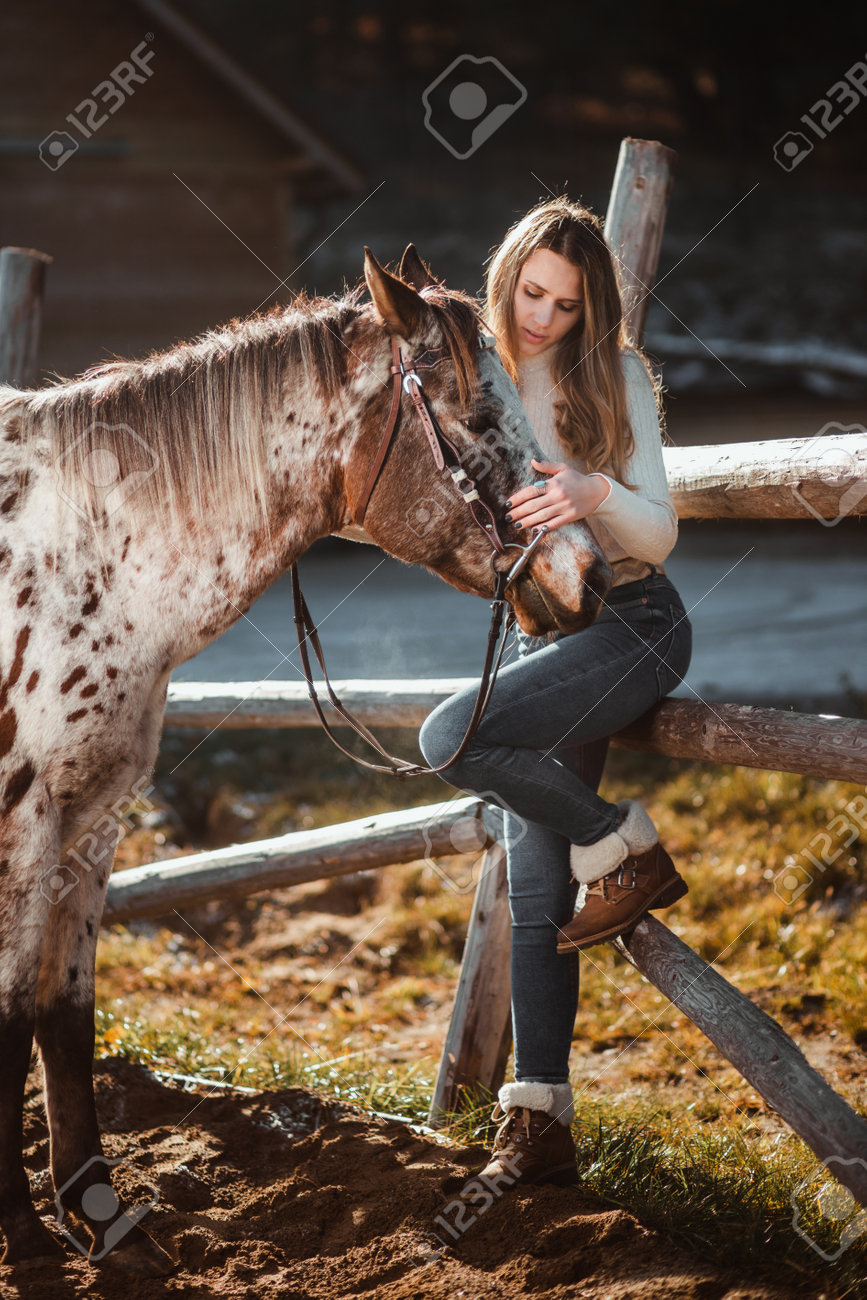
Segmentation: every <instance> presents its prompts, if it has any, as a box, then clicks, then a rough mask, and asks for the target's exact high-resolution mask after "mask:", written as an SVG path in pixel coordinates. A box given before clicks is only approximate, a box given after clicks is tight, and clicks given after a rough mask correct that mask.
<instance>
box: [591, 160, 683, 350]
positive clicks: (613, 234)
mask: <svg viewBox="0 0 867 1300" xmlns="http://www.w3.org/2000/svg"><path fill="white" fill-rule="evenodd" d="M676 162H677V154H676V153H675V151H674V150H673V149H668V148H666V146H665V145H664V144H660V143H659V141H658V140H633V139H630V138H629V137H627V138H626V139H625V140H621V142H620V153H619V155H618V158H617V169H616V171H615V173H614V184H613V186H612V188H611V198H610V201H609V203H608V212H607V213H606V216H605V238H606V240H607V242H608V246H609V248H610V249H611V251H612V252H613V253H614V255H615V258H616V259H617V261H616V265H617V270H618V280H619V281H620V294H621V298H622V300H623V315H624V321H625V324H626V333H627V335H628V336H629V337H630V338H631V339H632V340H633V341H634V342H635V343H640V342H641V340H642V338H643V336H644V322H645V320H646V318H647V310H648V308H649V306H650V290H651V289H652V288H653V283H654V281H655V280H656V268H657V266H658V264H659V249H660V246H661V244H662V231H663V228H664V226H665V214H666V211H667V209H668V198H669V195H670V193H671V185H672V180H673V177H674V168H675V164H676Z"/></svg>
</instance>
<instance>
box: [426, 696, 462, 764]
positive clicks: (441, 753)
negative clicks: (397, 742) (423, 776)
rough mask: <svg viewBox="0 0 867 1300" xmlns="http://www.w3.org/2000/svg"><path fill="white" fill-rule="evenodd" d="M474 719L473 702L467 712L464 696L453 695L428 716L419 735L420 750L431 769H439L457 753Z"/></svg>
mask: <svg viewBox="0 0 867 1300" xmlns="http://www.w3.org/2000/svg"><path fill="white" fill-rule="evenodd" d="M471 717H472V702H471V703H470V707H469V710H467V707H466V704H465V702H464V699H463V696H462V695H453V696H452V697H451V698H450V699H448V700H444V701H443V702H442V704H438V705H437V707H436V708H435V709H434V711H433V713H430V714H428V716H427V718H425V720H424V722H423V723H422V727H421V731H420V732H419V733H418V744H419V749H420V750H421V752H422V754H423V755H424V760H425V762H426V763H427V764H428V765H429V766H430V767H439V766H440V765H441V764H442V763H445V762H446V761H447V760H448V758H449V757H450V756H451V755H452V754H453V753H454V752H455V750H456V749H457V748H458V745H460V743H461V741H462V740H463V737H464V733H465V732H466V729H467V726H468V725H469V721H470V718H471Z"/></svg>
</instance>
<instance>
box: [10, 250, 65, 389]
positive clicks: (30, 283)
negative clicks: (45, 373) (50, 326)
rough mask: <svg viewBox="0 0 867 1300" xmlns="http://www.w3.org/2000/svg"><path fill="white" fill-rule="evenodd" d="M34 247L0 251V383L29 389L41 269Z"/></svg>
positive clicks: (43, 257)
mask: <svg viewBox="0 0 867 1300" xmlns="http://www.w3.org/2000/svg"><path fill="white" fill-rule="evenodd" d="M51 260H52V259H51V258H50V257H49V256H48V254H47V253H39V252H37V251H36V249H35V248H4V249H2V250H0V384H11V385H12V387H13V388H32V387H33V386H34V384H35V383H36V375H37V373H38V366H37V358H38V355H39V332H40V328H41V325H42V294H43V291H44V287H45V268H46V266H47V265H48V263H49V262H50V261H51Z"/></svg>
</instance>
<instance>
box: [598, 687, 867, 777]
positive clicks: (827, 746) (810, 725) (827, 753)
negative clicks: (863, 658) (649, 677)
mask: <svg viewBox="0 0 867 1300" xmlns="http://www.w3.org/2000/svg"><path fill="white" fill-rule="evenodd" d="M612 744H614V745H618V746H620V747H622V748H624V749H638V750H642V751H644V752H645V753H650V754H668V755H669V756H670V757H673V758H693V759H698V760H699V761H701V762H707V763H737V764H738V765H739V766H741V767H761V768H768V769H770V770H771V771H774V772H798V773H799V774H800V775H801V776H815V777H820V778H828V779H830V780H838V781H867V721H865V720H864V719H861V718H840V717H836V716H834V715H833V714H826V713H789V712H788V711H786V710H785V709H761V708H757V707H756V706H755V705H752V704H714V705H708V704H702V703H701V701H700V700H672V699H666V700H663V701H662V703H661V704H658V705H657V706H656V707H655V708H653V709H649V710H648V712H647V713H645V714H643V715H642V716H641V717H640V718H638V720H637V721H636V722H633V723H631V724H630V725H629V726H628V727H624V728H623V730H622V731H618V732H617V734H616V735H615V736H613V737H612Z"/></svg>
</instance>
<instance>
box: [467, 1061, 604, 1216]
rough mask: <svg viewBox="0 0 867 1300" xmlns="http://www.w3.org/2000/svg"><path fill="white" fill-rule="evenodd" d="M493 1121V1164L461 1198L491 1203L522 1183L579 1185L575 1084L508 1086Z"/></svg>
mask: <svg viewBox="0 0 867 1300" xmlns="http://www.w3.org/2000/svg"><path fill="white" fill-rule="evenodd" d="M491 1118H492V1119H493V1120H494V1122H495V1123H498V1124H499V1125H500V1127H499V1129H498V1130H497V1136H496V1138H495V1139H494V1146H493V1150H492V1152H491V1158H490V1160H489V1161H488V1163H487V1164H486V1165H485V1167H484V1169H483V1170H482V1171H481V1173H479V1174H477V1175H476V1177H475V1178H473V1179H470V1181H469V1182H468V1183H467V1184H466V1186H465V1188H464V1190H463V1192H462V1196H464V1197H465V1198H466V1199H468V1200H473V1199H474V1197H475V1198H478V1197H479V1196H482V1197H483V1196H485V1195H487V1196H488V1197H490V1194H491V1191H492V1190H496V1191H497V1194H498V1195H499V1192H500V1191H501V1190H503V1191H505V1190H508V1189H510V1188H512V1187H516V1186H517V1185H518V1184H519V1183H520V1184H523V1185H525V1186H526V1185H528V1184H536V1183H554V1184H556V1185H557V1186H558V1187H572V1186H574V1184H575V1183H577V1181H578V1166H577V1160H576V1153H575V1142H574V1139H573V1137H572V1132H571V1129H570V1127H569V1126H570V1124H571V1123H572V1120H573V1119H574V1118H575V1105H574V1102H573V1100H572V1088H571V1085H570V1084H568V1083H505V1084H503V1086H502V1088H501V1089H500V1091H499V1093H498V1095H497V1104H496V1106H495V1107H494V1110H493V1114H492V1116H491ZM479 1183H481V1184H482V1187H479V1186H478V1184H479Z"/></svg>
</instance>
